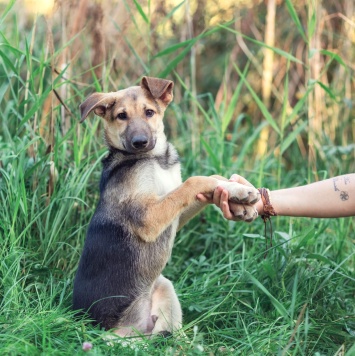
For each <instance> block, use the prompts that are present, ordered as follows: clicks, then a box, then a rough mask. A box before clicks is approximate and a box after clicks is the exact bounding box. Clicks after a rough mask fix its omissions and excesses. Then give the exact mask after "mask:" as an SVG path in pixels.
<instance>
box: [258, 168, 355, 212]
mask: <svg viewBox="0 0 355 356" xmlns="http://www.w3.org/2000/svg"><path fill="white" fill-rule="evenodd" d="M270 199H271V203H272V205H273V207H274V209H275V211H276V213H277V214H278V215H283V216H303V217H318V218H330V217H333V218H336V217H345V216H353V215H355V174H347V175H343V176H339V177H335V178H331V179H326V180H324V181H320V182H316V183H312V184H309V185H304V186H301V187H295V188H288V189H280V190H274V191H270ZM256 208H257V210H258V213H259V215H262V214H263V212H264V210H263V203H262V201H261V200H260V201H259V202H258V203H257V205H256Z"/></svg>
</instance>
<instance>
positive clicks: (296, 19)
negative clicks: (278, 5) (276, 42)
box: [286, 0, 308, 43]
mask: <svg viewBox="0 0 355 356" xmlns="http://www.w3.org/2000/svg"><path fill="white" fill-rule="evenodd" d="M286 6H287V10H288V12H289V13H290V16H291V18H292V20H293V22H294V23H295V25H296V27H297V29H298V32H299V33H300V34H301V36H302V38H303V40H304V41H305V42H306V43H307V42H308V40H307V36H306V34H305V32H304V31H303V26H302V24H301V21H300V19H299V17H298V15H297V12H296V10H295V8H294V6H293V4H292V1H291V0H286Z"/></svg>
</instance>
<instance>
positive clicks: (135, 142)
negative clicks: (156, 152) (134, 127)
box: [131, 135, 148, 149]
mask: <svg viewBox="0 0 355 356" xmlns="http://www.w3.org/2000/svg"><path fill="white" fill-rule="evenodd" d="M131 143H132V146H133V147H134V148H136V149H142V148H146V147H147V145H148V137H147V136H144V135H138V136H134V137H133V138H132V141H131Z"/></svg>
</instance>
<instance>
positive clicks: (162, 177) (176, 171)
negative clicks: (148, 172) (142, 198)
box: [153, 162, 182, 196]
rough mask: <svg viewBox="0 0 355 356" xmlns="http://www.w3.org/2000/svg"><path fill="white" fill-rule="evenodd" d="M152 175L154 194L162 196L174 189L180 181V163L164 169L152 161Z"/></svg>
mask: <svg viewBox="0 0 355 356" xmlns="http://www.w3.org/2000/svg"><path fill="white" fill-rule="evenodd" d="M153 177H154V186H155V190H156V194H157V195H159V196H163V195H165V194H167V193H169V192H171V191H172V190H174V189H176V188H177V187H178V186H179V185H180V184H181V183H182V181H181V173H180V164H178V163H176V164H174V165H173V166H171V167H169V168H167V169H166V168H163V167H161V166H160V165H159V164H158V163H157V162H154V167H153Z"/></svg>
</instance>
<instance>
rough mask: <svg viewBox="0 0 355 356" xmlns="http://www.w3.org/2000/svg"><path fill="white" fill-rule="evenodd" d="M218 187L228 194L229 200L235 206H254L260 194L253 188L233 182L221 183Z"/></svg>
mask: <svg viewBox="0 0 355 356" xmlns="http://www.w3.org/2000/svg"><path fill="white" fill-rule="evenodd" d="M220 186H222V187H223V188H225V189H227V190H228V192H229V200H230V201H231V202H232V203H237V204H255V203H256V202H257V201H258V200H259V199H260V193H259V191H258V190H257V189H255V188H253V187H248V186H245V185H243V184H239V183H234V182H221V184H220Z"/></svg>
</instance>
